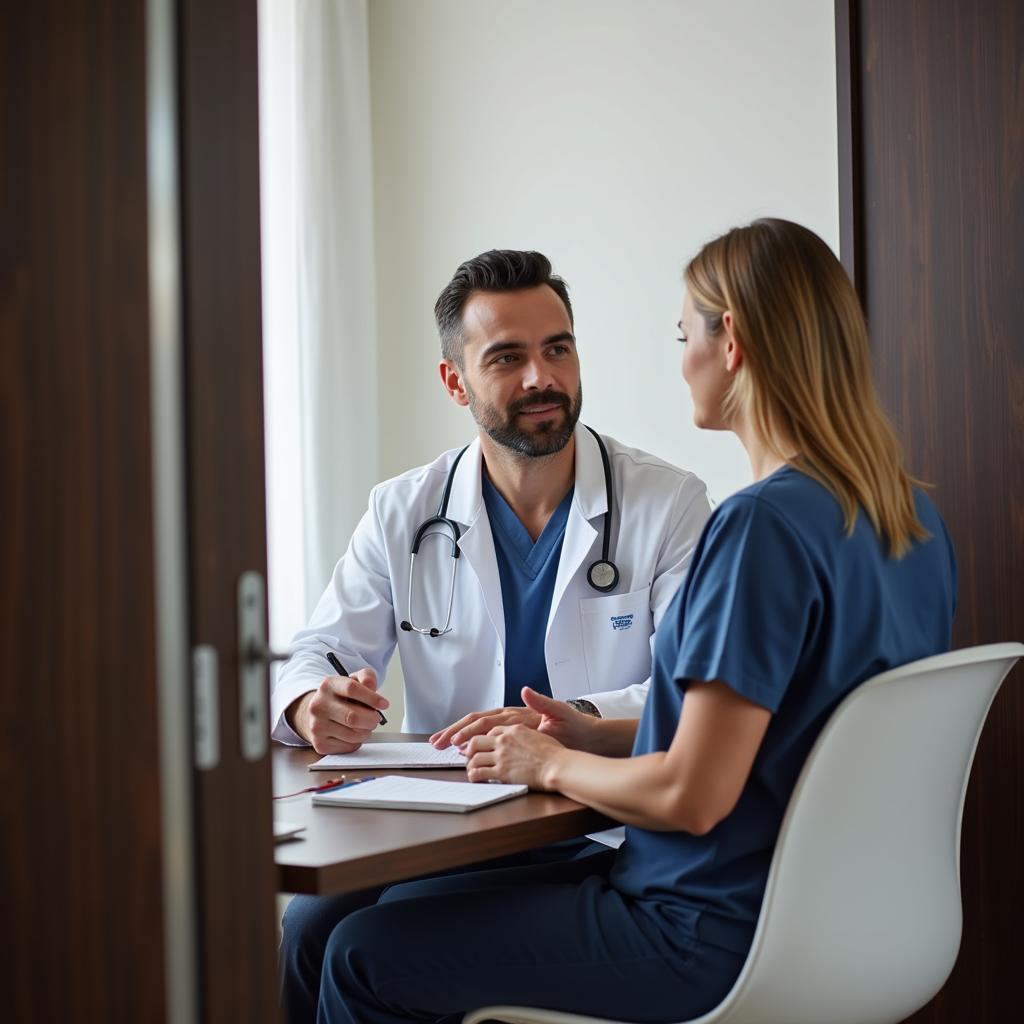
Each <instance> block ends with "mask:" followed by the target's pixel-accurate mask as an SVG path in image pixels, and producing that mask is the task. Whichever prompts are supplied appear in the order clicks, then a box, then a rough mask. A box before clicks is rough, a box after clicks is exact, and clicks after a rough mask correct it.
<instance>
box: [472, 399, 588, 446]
mask: <svg viewBox="0 0 1024 1024" xmlns="http://www.w3.org/2000/svg"><path fill="white" fill-rule="evenodd" d="M466 396H467V397H468V398H469V411H470V412H471V413H472V414H473V419H475V420H476V422H477V424H478V425H479V426H480V428H481V429H482V430H483V431H484V433H485V434H487V436H488V437H489V438H491V440H493V441H496V442H497V443H498V444H500V445H502V447H504V448H508V449H509V450H510V451H513V452H516V454H518V455H526V456H528V457H529V458H540V457H541V456H544V455H554V454H555V453H556V452H560V451H561V450H562V449H563V448H564V447H565V446H566V445H567V444H568V443H569V438H570V437H572V433H573V431H574V430H575V429H576V422H577V421H578V420H579V418H580V410H581V409H582V408H583V385H582V384H580V386H579V387H578V388H577V389H576V399H575V401H570V399H569V396H568V395H566V394H563V393H562V392H561V391H543V392H540V393H538V394H534V395H526V396H524V397H523V398H520V399H517V400H516V401H515V402H513V403H512V404H511V405H510V406H509V407H508V409H506V411H505V414H504V415H502V413H501V411H500V410H499V409H498V408H497V406H494V405H491V404H490V403H489V402H481V401H479V400H478V399H477V397H476V395H474V394H473V391H472V390H471V389H470V387H469V385H466ZM539 405H557V406H559V408H561V409H563V410H564V412H565V415H564V416H563V415H561V414H559V413H558V412H557V411H554V410H553V411H552V413H551V419H550V420H542V421H541V422H540V423H538V424H537V426H536V427H535V428H534V430H532V431H526V430H520V429H519V427H517V426H516V416H517V414H518V413H520V412H523V410H525V409H531V408H535V407H536V406H539Z"/></svg>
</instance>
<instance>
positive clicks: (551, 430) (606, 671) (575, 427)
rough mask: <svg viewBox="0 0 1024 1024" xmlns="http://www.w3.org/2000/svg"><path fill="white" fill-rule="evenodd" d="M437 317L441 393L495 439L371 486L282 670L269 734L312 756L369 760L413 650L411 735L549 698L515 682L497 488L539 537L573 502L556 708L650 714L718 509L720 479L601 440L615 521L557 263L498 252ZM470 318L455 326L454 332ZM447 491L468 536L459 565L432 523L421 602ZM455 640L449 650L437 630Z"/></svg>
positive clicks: (561, 577) (546, 647)
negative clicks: (659, 672)
mask: <svg viewBox="0 0 1024 1024" xmlns="http://www.w3.org/2000/svg"><path fill="white" fill-rule="evenodd" d="M534 281H536V282H537V283H530V282H534ZM480 282H482V285H481V283H480ZM484 286H490V287H484ZM559 293H561V294H559ZM437 313H438V321H439V327H440V330H441V336H442V346H443V352H444V355H445V358H444V359H443V360H442V362H441V364H440V373H441V379H442V382H443V384H444V386H445V388H446V390H447V391H448V393H449V395H450V396H451V397H452V399H453V400H454V401H455V402H456V403H458V404H459V405H468V406H469V407H470V409H471V411H472V412H473V415H474V418H475V419H476V421H477V425H478V427H479V436H478V437H477V438H476V440H474V441H473V442H472V443H471V444H470V445H469V447H468V448H466V449H465V451H464V453H463V454H462V457H461V458H460V459H459V461H458V466H457V467H456V468H455V469H454V472H452V468H453V464H454V463H455V460H456V458H457V457H458V456H459V452H460V450H459V449H455V450H452V451H449V452H445V453H444V454H442V455H440V456H439V457H438V458H437V459H435V460H434V461H433V462H432V463H430V464H429V465H426V466H422V467H419V468H417V469H412V470H410V471H409V472H407V473H404V474H402V475H401V476H399V477H396V478H394V479H392V480H388V481H386V482H384V483H382V484H379V485H378V486H377V487H375V488H374V489H373V491H372V492H371V494H370V501H369V508H368V509H367V511H366V514H365V515H364V516H363V518H362V520H361V521H360V523H359V525H358V526H357V528H356V531H355V533H354V534H353V536H352V540H351V542H350V544H349V548H348V550H347V551H346V552H345V554H344V555H343V556H342V558H341V559H340V560H339V562H338V563H337V566H336V567H335V570H334V573H333V576H332V578H331V581H330V583H329V584H328V586H327V589H326V590H325V591H324V594H323V596H322V597H321V599H320V601H319V603H318V605H317V607H316V610H315V611H314V613H313V616H312V619H311V621H310V623H309V626H308V628H307V629H305V630H303V631H302V632H300V633H299V634H298V635H297V636H296V637H295V640H294V642H293V646H292V650H293V652H294V653H293V656H292V658H291V660H290V661H289V662H288V663H287V664H286V665H284V666H283V668H282V670H281V671H280V673H279V674H278V678H277V681H276V684H275V687H274V692H273V698H272V721H273V722H274V728H273V737H274V739H276V740H278V741H280V742H282V743H291V744H307V743H312V745H313V746H314V747H315V748H316V749H317V750H318V751H320V752H321V753H331V752H341V751H347V750H351V749H355V748H356V747H357V746H358V745H359V743H361V742H362V741H363V740H364V739H366V738H367V737H368V736H369V735H370V733H371V732H372V731H373V730H374V729H375V728H376V727H377V726H378V724H379V721H380V719H379V716H378V715H377V714H376V713H375V712H373V711H371V710H370V709H369V708H368V707H366V705H368V704H369V705H371V706H374V707H376V706H380V707H381V708H382V709H384V710H386V706H387V701H386V697H384V696H383V695H382V694H378V693H377V692H376V691H377V680H378V679H383V677H384V674H385V672H386V670H387V665H388V663H389V661H390V659H391V657H392V655H393V653H394V651H395V648H396V645H397V647H398V649H399V650H400V651H401V658H402V667H403V670H404V673H405V720H404V722H403V726H402V728H403V731H405V732H426V733H435V732H437V731H438V730H440V729H442V728H443V727H444V726H446V725H448V724H450V723H452V722H455V721H456V720H459V719H462V718H463V716H467V715H470V714H471V713H473V712H479V711H481V710H483V709H489V708H498V707H500V706H501V705H503V704H504V703H506V702H505V699H504V698H505V696H506V691H507V690H508V691H513V692H515V693H518V690H519V688H520V687H521V686H523V685H529V686H532V687H533V688H534V689H542V690H543V689H544V686H543V682H542V681H541V680H539V679H537V678H532V677H531V678H521V679H509V680H506V670H507V664H506V663H507V661H508V658H507V654H508V651H507V642H508V639H509V638H508V637H507V635H506V621H505V611H504V596H503V582H506V583H507V581H503V580H502V578H501V569H500V567H499V552H498V550H497V549H496V545H495V538H494V530H493V527H492V524H491V522H490V517H489V515H488V507H487V502H485V500H484V487H485V483H487V484H491V485H493V487H494V488H496V490H497V491H498V492H499V493H500V495H501V497H502V498H503V499H504V504H505V505H507V506H508V508H509V509H511V510H512V511H513V512H514V513H515V515H516V517H517V518H518V519H519V521H520V522H521V524H522V526H523V528H524V529H525V531H526V533H527V534H529V536H530V538H531V539H532V540H533V541H536V540H537V539H538V538H539V537H540V535H541V534H542V533H543V531H544V528H545V526H546V525H547V522H548V520H549V518H550V517H551V515H552V513H553V512H555V511H556V510H557V509H558V507H559V506H560V505H561V504H562V502H563V501H564V500H566V499H568V515H567V518H566V519H565V523H564V536H563V539H562V541H561V553H560V557H558V558H557V568H556V569H555V570H554V572H553V581H554V585H553V589H552V591H551V594H550V604H549V606H548V607H546V608H544V607H542V606H540V605H534V606H533V607H531V608H530V609H528V611H529V613H530V614H531V615H532V617H533V623H532V625H533V632H534V633H535V636H536V638H537V642H538V643H540V642H542V644H543V661H544V665H545V667H546V671H547V682H548V684H549V687H550V693H551V695H552V696H553V697H555V698H556V699H559V700H579V699H581V698H582V699H583V700H585V701H586V702H588V703H589V705H590V707H587V706H586V704H585V705H584V708H585V710H587V711H589V712H590V713H595V712H596V713H598V714H600V715H601V716H603V717H612V718H637V717H639V715H640V711H641V709H642V707H643V702H644V697H645V695H646V690H647V680H648V677H649V674H650V666H651V646H650V645H651V640H652V636H653V633H654V629H655V627H656V626H657V624H658V621H659V619H660V618H661V615H662V613H663V612H664V610H665V607H666V606H667V605H668V602H669V601H670V599H671V598H672V596H673V595H674V594H675V592H676V589H677V588H678V586H679V584H680V583H681V581H682V579H683V575H684V574H685V572H686V567H687V564H688V563H689V559H690V556H691V554H692V552H693V548H694V545H695V544H696V541H697V539H698V537H699V536H700V531H701V529H702V527H703V525H704V523H705V521H706V520H707V517H708V515H709V512H710V509H709V505H708V500H707V496H706V491H705V487H704V484H703V483H702V482H701V481H700V480H699V479H698V478H697V477H696V476H694V475H693V474H692V473H688V472H685V471H684V470H681V469H678V468H676V467H675V466H672V465H670V464H669V463H667V462H664V461H662V460H661V459H658V458H656V457H655V456H653V455H648V454H647V453H645V452H642V451H638V450H636V449H633V448H628V447H626V446H625V445H622V444H620V443H619V442H618V441H615V440H613V439H611V438H603V439H602V440H603V444H604V448H605V450H606V452H607V461H608V465H609V469H610V483H611V488H610V490H611V498H612V508H611V511H610V522H609V521H608V520H609V505H608V491H609V488H608V486H607V484H608V482H609V481H608V480H606V475H605V471H604V463H603V459H602V451H601V443H600V442H599V441H598V439H597V437H596V436H595V435H594V434H593V433H592V432H591V431H590V430H588V429H586V428H584V427H583V426H582V425H579V424H577V419H578V417H579V413H580V405H581V401H582V389H581V386H580V371H579V360H578V358H577V354H576V342H575V338H574V336H573V333H572V313H571V306H570V304H569V299H568V294H567V291H566V289H565V284H564V282H563V281H561V280H560V279H559V278H556V277H553V276H552V275H551V274H550V264H548V262H547V260H546V259H545V258H544V257H543V256H540V255H539V254H534V253H518V252H497V253H486V254H484V255H483V256H480V257H477V258H476V260H471V261H468V262H467V263H465V264H463V265H462V266H461V267H460V268H459V271H458V272H457V273H456V276H455V278H454V280H453V282H452V283H451V284H449V285H448V287H447V288H446V289H445V292H444V293H442V296H441V298H440V299H439V300H438V303H437ZM453 313H454V315H455V317H456V318H457V320H456V323H455V325H451V324H449V323H447V322H446V320H445V318H446V316H447V317H449V318H450V317H451V315H452V314H453ZM453 326H454V329H453ZM449 480H450V485H451V487H450V494H449V500H448V505H447V510H446V511H447V518H448V519H449V520H451V521H452V522H453V523H455V524H456V525H457V527H458V530H459V539H458V542H457V543H458V558H453V557H452V551H453V547H452V541H451V539H450V533H449V532H448V531H444V530H443V529H442V528H441V527H440V526H439V524H434V526H432V527H430V528H428V532H429V533H430V534H432V535H431V536H429V537H427V538H426V539H425V540H423V541H422V543H421V545H420V548H419V551H418V553H417V556H416V559H415V577H414V579H413V584H414V585H413V587H412V590H411V606H410V599H409V598H410V586H409V583H410V573H411V572H413V564H414V563H413V559H412V557H411V550H412V546H413V540H414V537H415V534H416V532H417V530H418V529H419V528H420V526H421V524H423V523H425V522H426V521H428V520H429V519H431V518H432V517H434V516H436V515H437V513H438V511H439V507H440V505H441V501H442V497H443V494H444V491H445V487H446V484H447V483H448V482H449ZM570 495H571V496H570ZM606 529H608V530H609V532H610V536H609V538H608V539H609V551H608V560H609V561H610V562H611V563H612V564H613V565H614V567H615V569H616V570H617V576H618V578H617V581H616V582H615V585H614V586H613V587H611V589H610V590H608V591H602V590H600V589H596V588H595V586H593V585H592V583H591V581H590V579H589V575H590V574H589V573H588V570H589V569H590V568H591V566H593V565H594V563H595V562H601V561H602V547H603V542H604V534H605V530H606ZM594 575H597V574H596V573H595V574H594ZM595 582H598V583H602V582H606V581H605V580H604V579H603V578H602V579H597V580H596V581H595ZM453 584H454V590H452V587H453ZM505 593H506V594H507V593H508V591H507V589H506V591H505ZM449 599H450V600H451V614H450V618H449V615H448V604H449ZM403 623H406V624H407V625H410V624H411V625H414V626H416V627H417V629H416V630H410V629H403V628H402V624H403ZM446 626H447V627H448V629H447V631H445V632H444V633H443V634H442V635H439V636H431V635H429V632H428V633H424V632H421V630H429V629H430V628H431V627H433V628H434V629H436V630H438V631H439V632H440V631H441V630H442V629H444V628H445V627H446ZM541 638H542V641H541ZM328 651H333V653H334V654H335V656H336V657H337V658H338V660H339V661H340V662H341V664H342V665H344V666H345V667H346V668H347V669H348V670H349V671H350V672H351V673H352V675H351V676H350V677H348V679H347V680H346V679H345V678H344V677H339V676H337V675H336V674H335V670H334V669H333V668H331V666H330V663H329V662H328V661H327V660H326V654H327V652H328ZM357 669H358V670H361V671H356V670H357ZM507 683H508V685H507ZM538 684H540V685H538ZM316 697H319V698H320V700H319V701H318V702H317V704H314V705H313V707H312V709H311V708H310V705H311V704H313V701H314V698H316ZM516 703H521V701H518V700H517V701H516ZM321 705H322V706H321ZM522 713H523V716H524V717H529V712H527V711H526V710H525V709H523V711H522Z"/></svg>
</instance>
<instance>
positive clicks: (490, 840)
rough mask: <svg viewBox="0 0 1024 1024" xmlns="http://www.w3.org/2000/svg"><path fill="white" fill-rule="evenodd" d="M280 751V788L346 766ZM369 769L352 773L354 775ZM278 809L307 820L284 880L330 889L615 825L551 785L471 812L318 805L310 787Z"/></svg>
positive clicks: (300, 751)
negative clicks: (321, 766) (317, 766)
mask: <svg viewBox="0 0 1024 1024" xmlns="http://www.w3.org/2000/svg"><path fill="white" fill-rule="evenodd" d="M422 739H426V737H425V736H410V735H401V734H395V733H392V734H390V735H389V736H388V737H387V740H391V741H392V742H397V741H399V740H407V741H408V740H422ZM379 742H386V740H384V739H383V738H382V739H381V740H380V741H379ZM272 757H273V773H274V793H275V794H276V793H291V792H293V791H295V790H298V789H303V788H305V787H306V786H315V785H318V784H320V783H323V782H326V781H327V779H328V778H332V777H334V776H335V775H336V774H338V773H332V772H311V771H308V770H307V766H308V765H309V764H311V763H312V762H313V761H316V760H317V759H318V757H319V755H318V754H315V753H314V752H313V751H312V750H310V749H309V748H308V747H302V748H295V747H280V746H277V745H276V744H275V745H274V749H273V753H272ZM389 773H390V770H388V771H387V772H382V771H380V770H378V771H377V772H375V773H374V774H377V775H380V774H389ZM366 774H369V773H367V772H345V776H346V778H357V777H359V776H361V775H366ZM402 774H403V775H404V774H409V775H410V776H416V777H418V778H424V779H450V780H453V781H455V780H465V778H466V773H465V772H464V771H460V770H458V769H443V770H434V771H409V772H408V773H406V772H403V773H402ZM274 815H275V817H277V818H281V819H283V820H284V821H292V822H295V823H296V824H298V825H305V826H306V831H305V832H302V833H300V835H299V837H298V838H296V839H292V840H288V841H286V842H283V843H279V844H278V846H277V847H276V850H275V860H276V862H277V878H278V883H277V884H278V889H279V890H280V891H281V892H301V893H316V894H321V895H324V894H328V893H338V892H353V891H356V890H359V889H366V888H369V887H370V886H374V885H385V884H387V883H389V882H398V881H401V880H403V879H406V878H415V877H416V876H418V875H423V874H429V873H430V872H434V871H443V870H445V869H446V868H452V867H459V866H461V865H464V864H473V863H476V862H478V861H481V860H488V859H489V858H491V857H500V856H504V855H505V854H509V853H518V852H520V851H522V850H528V849H530V848H531V847H534V846H542V845H543V844H544V843H552V842H557V841H558V840H561V839H571V838H573V837H574V836H580V835H585V834H586V833H588V832H595V831H598V830H600V829H602V828H609V827H611V826H613V825H614V824H615V822H612V821H609V819H607V818H606V817H604V816H603V815H601V814H599V813H598V812H597V811H595V810H592V809H591V808H589V807H585V806H583V805H582V804H578V803H576V802H575V801H574V800H570V799H568V797H564V796H558V795H555V794H552V793H528V794H527V795H526V796H523V797H516V798H515V799H513V800H506V801H505V802H503V803H500V804H495V805H494V806H493V807H484V808H482V809H481V810H479V811H471V812H470V813H468V814H445V813H439V812H435V811H384V810H379V809H370V808H358V807H314V806H313V805H312V803H311V802H310V794H308V793H307V794H304V795H303V796H298V797H294V798H292V799H288V800H276V801H275V802H274Z"/></svg>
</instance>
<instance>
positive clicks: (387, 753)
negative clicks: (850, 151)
mask: <svg viewBox="0 0 1024 1024" xmlns="http://www.w3.org/2000/svg"><path fill="white" fill-rule="evenodd" d="M465 767H466V759H465V758H464V757H463V756H462V754H460V753H459V748H458V747H445V748H444V750H438V749H437V748H436V747H433V746H431V745H430V744H429V743H364V744H363V746H361V747H360V748H359V749H358V750H354V751H352V753H351V754H328V755H327V756H326V757H321V758H320V760H319V761H314V762H313V763H312V764H311V765H310V766H309V770H310V771H311V772H319V771H326V772H333V771H336V770H337V769H339V768H465Z"/></svg>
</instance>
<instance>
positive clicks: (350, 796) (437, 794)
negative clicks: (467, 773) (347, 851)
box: [313, 775, 527, 814]
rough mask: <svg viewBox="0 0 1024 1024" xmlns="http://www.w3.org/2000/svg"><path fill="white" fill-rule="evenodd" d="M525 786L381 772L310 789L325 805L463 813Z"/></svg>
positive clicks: (507, 796)
mask: <svg viewBox="0 0 1024 1024" xmlns="http://www.w3.org/2000/svg"><path fill="white" fill-rule="evenodd" d="M526 791H527V787H526V786H516V785H511V784H509V783H504V782H492V783H482V782H441V781H438V780H437V779H409V778H403V777H402V776H401V775H385V776H383V777H382V778H379V779H369V780H367V781H366V782H360V783H358V784H356V785H353V786H342V787H340V788H339V789H332V790H328V791H327V792H326V793H314V794H313V803H315V804H320V805H322V806H325V807H384V808H390V809H391V810H396V811H454V812H455V813H457V814H458V813H461V814H464V813H466V812H467V811H475V810H477V809H479V808H480V807H487V806H488V805H490V804H496V803H499V802H500V801H502V800H509V799H511V798H512V797H514V796H521V795H522V794H523V793H525V792H526Z"/></svg>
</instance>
